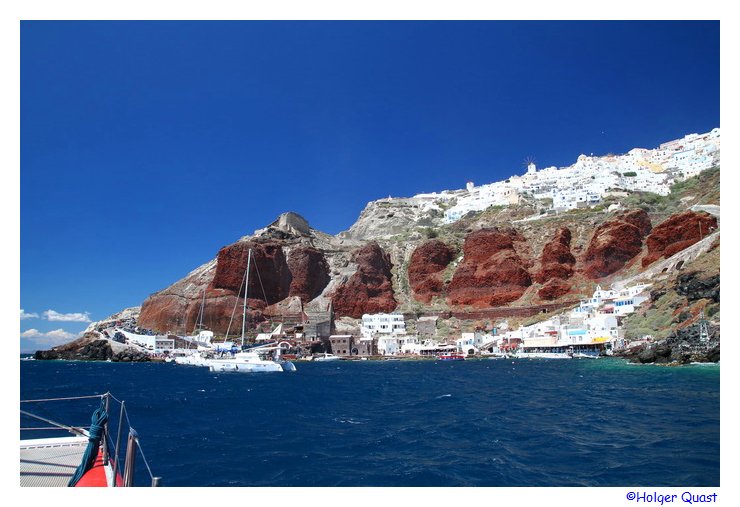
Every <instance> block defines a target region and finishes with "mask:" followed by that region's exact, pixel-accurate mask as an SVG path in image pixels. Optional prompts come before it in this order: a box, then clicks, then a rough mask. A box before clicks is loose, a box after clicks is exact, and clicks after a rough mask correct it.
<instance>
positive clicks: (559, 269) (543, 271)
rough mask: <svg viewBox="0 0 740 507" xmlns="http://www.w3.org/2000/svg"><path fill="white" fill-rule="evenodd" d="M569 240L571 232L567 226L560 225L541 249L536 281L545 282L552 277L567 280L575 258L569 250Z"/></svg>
mask: <svg viewBox="0 0 740 507" xmlns="http://www.w3.org/2000/svg"><path fill="white" fill-rule="evenodd" d="M570 240H571V233H570V229H568V228H567V227H561V228H560V229H558V230H557V231H556V232H555V237H553V239H551V240H550V242H549V243H547V244H546V245H545V248H543V249H542V257H541V259H540V270H539V271H538V272H537V274H536V275H535V280H536V281H538V282H539V283H545V282H547V281H548V280H551V279H553V278H560V279H562V280H567V279H568V278H570V277H571V276H572V275H573V266H574V265H575V263H576V258H575V257H574V256H573V254H572V253H571V252H570Z"/></svg>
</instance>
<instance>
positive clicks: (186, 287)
mask: <svg viewBox="0 0 740 507" xmlns="http://www.w3.org/2000/svg"><path fill="white" fill-rule="evenodd" d="M250 248H251V249H252V261H251V266H250V272H249V291H248V296H249V302H248V307H249V309H250V311H249V315H250V323H251V325H252V326H253V325H254V324H255V323H257V322H259V321H261V320H263V315H262V313H263V312H262V310H264V308H265V307H266V306H267V305H273V304H275V303H277V302H279V301H282V300H284V299H285V298H287V297H288V296H298V297H300V298H301V299H302V300H303V301H304V302H308V301H310V300H311V299H313V298H315V297H316V296H317V295H319V294H320V293H321V292H322V291H323V290H324V288H325V287H326V285H327V284H328V283H329V267H328V264H327V262H326V259H325V257H324V254H323V253H322V252H321V251H320V250H317V249H315V248H311V247H304V246H297V247H294V248H293V249H292V250H291V251H290V254H289V257H288V259H287V260H286V258H285V254H284V251H283V246H282V244H281V242H279V241H275V240H269V241H247V242H245V241H241V242H237V243H234V244H232V245H229V246H226V247H224V248H222V249H221V250H220V251H219V252H218V257H217V260H216V263H215V265H214V266H211V267H208V268H207V269H205V268H202V269H201V270H196V271H194V272H193V273H191V274H190V275H188V276H187V277H186V278H184V279H182V280H180V281H179V282H177V283H176V284H174V285H173V286H171V287H168V288H167V289H165V290H163V291H160V292H158V293H156V294H153V295H152V296H150V297H149V298H147V300H146V301H144V303H143V305H142V307H141V314H140V315H139V320H138V325H139V326H140V327H143V328H147V329H154V330H157V331H160V332H165V331H170V332H173V333H191V332H193V330H194V329H195V326H196V323H197V319H198V315H199V313H200V309H201V306H203V325H204V326H205V327H206V328H207V329H210V330H212V331H214V332H215V333H219V334H224V333H226V331H227V329H229V322H230V321H231V317H232V315H235V317H234V322H233V323H232V324H231V329H230V334H231V335H232V336H233V335H234V332H235V330H236V332H237V333H238V332H239V330H240V329H241V318H240V317H239V316H240V315H241V310H240V309H241V306H242V304H243V296H244V288H243V287H242V284H243V282H244V273H245V271H246V269H247V255H248V252H249V249H250ZM240 288H241V290H240ZM263 288H264V292H263ZM204 290H205V301H204V299H203V291H204ZM265 300H266V301H265ZM235 307H236V310H235Z"/></svg>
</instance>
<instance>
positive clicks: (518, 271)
mask: <svg viewBox="0 0 740 507" xmlns="http://www.w3.org/2000/svg"><path fill="white" fill-rule="evenodd" d="M519 238H520V235H519V233H518V232H517V231H515V230H514V229H499V228H492V229H481V230H479V231H475V232H472V233H470V234H469V235H468V236H467V238H465V245H464V246H463V251H464V254H465V256H464V259H463V261H462V262H461V263H460V265H459V266H458V268H457V270H456V271H455V274H454V276H453V278H452V282H451V283H450V285H449V287H448V297H447V299H448V302H449V303H450V304H452V305H472V306H474V307H479V308H482V307H490V306H500V305H503V304H506V303H510V302H512V301H516V300H517V299H519V298H520V297H521V296H522V295H523V294H524V292H525V291H526V290H527V287H529V286H530V285H532V278H531V277H530V275H529V272H528V271H527V269H526V268H525V267H524V262H523V260H522V259H521V257H520V256H519V255H518V254H517V252H516V250H515V249H514V241H515V240H518V239H519Z"/></svg>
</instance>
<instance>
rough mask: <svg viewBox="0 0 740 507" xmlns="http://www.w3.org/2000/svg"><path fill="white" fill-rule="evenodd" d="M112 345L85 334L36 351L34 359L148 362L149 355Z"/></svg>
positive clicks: (96, 334)
mask: <svg viewBox="0 0 740 507" xmlns="http://www.w3.org/2000/svg"><path fill="white" fill-rule="evenodd" d="M117 345H118V344H115V345H113V344H112V343H111V342H110V341H109V340H107V339H105V338H100V336H99V335H98V333H95V332H89V333H85V335H84V336H82V338H78V339H77V340H75V341H73V342H70V343H67V344H65V345H61V346H59V347H54V348H52V349H50V350H37V351H36V353H35V354H34V359H37V360H54V359H64V360H68V361H108V360H110V361H111V362H150V361H153V360H154V358H152V357H151V356H150V355H149V354H147V353H146V352H144V351H142V350H137V349H135V348H134V347H127V346H117Z"/></svg>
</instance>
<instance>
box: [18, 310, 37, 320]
mask: <svg viewBox="0 0 740 507" xmlns="http://www.w3.org/2000/svg"><path fill="white" fill-rule="evenodd" d="M38 318H39V314H38V313H26V312H25V311H23V308H21V320H26V319H38Z"/></svg>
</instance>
